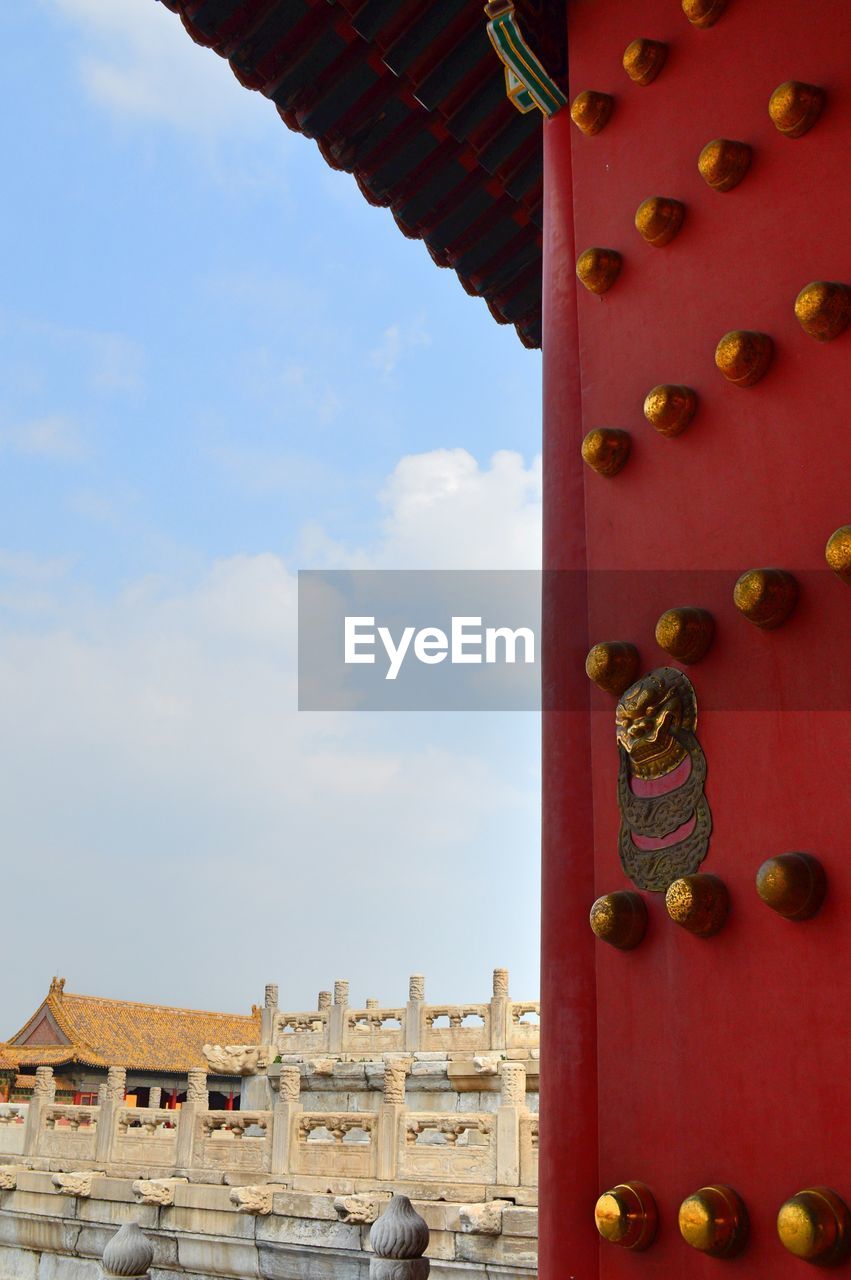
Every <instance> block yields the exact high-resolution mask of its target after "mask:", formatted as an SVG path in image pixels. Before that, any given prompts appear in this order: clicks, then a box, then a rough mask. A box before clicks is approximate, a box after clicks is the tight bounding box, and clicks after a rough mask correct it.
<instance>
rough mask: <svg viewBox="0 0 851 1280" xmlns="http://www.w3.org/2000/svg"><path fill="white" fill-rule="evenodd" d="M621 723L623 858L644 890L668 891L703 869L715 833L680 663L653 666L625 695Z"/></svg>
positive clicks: (691, 697) (693, 704)
mask: <svg viewBox="0 0 851 1280" xmlns="http://www.w3.org/2000/svg"><path fill="white" fill-rule="evenodd" d="M615 723H616V728H617V739H618V754H619V756H620V772H619V775H618V805H619V807H620V811H621V829H620V836H619V839H618V851H619V853H620V858H621V863H622V864H623V869H624V871H625V872H626V874H627V875H628V876H629V878H630V880H632V882H633V884H635V885H637V886H638V888H639V889H649V890H651V891H652V892H655V893H664V892H665V891H666V889H667V888H668V885H669V884H671V882H672V881H673V880H676V879H677V878H678V877H679V876H685V875H692V874H693V873H694V872H695V871H697V870H698V868H699V867H700V864H701V862H703V859H704V858H705V857H706V853H707V850H708V848H709V836H710V834H711V832H712V815H711V813H710V812H709V805H708V804H707V802H706V796H705V795H704V793H703V788H704V784H705V782H706V757H705V756H704V754H703V751H702V750H701V747H700V743H699V742H698V740H697V737H696V735H695V728H696V727H697V698H696V696H695V692H694V688H693V686H692V683H691V681H690V680H689V679H688V677H687V676H685V675H683V673H682V671H677V670H676V669H675V668H674V667H659V668H658V669H657V670H656V671H651V672H650V674H649V675H647V676H644V677H643V679H641V680H638V681H636V683H635V684H633V685H630V687H629V688H628V689H627V690H626V692H625V693H624V694H623V696H622V697H621V700H620V702H619V703H618V709H617V712H616V716H615Z"/></svg>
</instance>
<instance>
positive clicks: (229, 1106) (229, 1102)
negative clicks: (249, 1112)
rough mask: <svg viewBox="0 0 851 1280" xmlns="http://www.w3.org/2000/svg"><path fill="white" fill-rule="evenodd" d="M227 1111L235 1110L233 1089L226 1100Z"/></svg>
mask: <svg viewBox="0 0 851 1280" xmlns="http://www.w3.org/2000/svg"><path fill="white" fill-rule="evenodd" d="M225 1111H233V1089H231V1090H230V1092H229V1093H228V1096H227V1099H226V1101H225Z"/></svg>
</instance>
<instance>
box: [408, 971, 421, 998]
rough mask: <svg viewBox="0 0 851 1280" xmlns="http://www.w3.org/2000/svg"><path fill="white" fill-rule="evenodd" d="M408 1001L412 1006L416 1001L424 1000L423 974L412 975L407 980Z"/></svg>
mask: <svg viewBox="0 0 851 1280" xmlns="http://www.w3.org/2000/svg"><path fill="white" fill-rule="evenodd" d="M408 999H409V1000H410V1001H411V1003H412V1004H413V1003H414V1002H415V1001H416V1000H425V974H424V973H412V974H411V976H410V978H409V979H408Z"/></svg>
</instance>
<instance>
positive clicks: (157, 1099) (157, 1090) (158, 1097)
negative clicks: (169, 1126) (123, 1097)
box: [148, 1084, 163, 1111]
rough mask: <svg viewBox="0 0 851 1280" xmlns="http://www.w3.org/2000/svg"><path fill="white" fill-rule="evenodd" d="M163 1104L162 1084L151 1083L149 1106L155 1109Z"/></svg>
mask: <svg viewBox="0 0 851 1280" xmlns="http://www.w3.org/2000/svg"><path fill="white" fill-rule="evenodd" d="M162 1104H163V1091H162V1086H161V1085H158V1084H154V1085H151V1088H150V1090H149V1096H148V1106H149V1107H152V1108H153V1109H154V1110H155V1111H156V1110H157V1109H158V1108H159V1107H161V1106H162Z"/></svg>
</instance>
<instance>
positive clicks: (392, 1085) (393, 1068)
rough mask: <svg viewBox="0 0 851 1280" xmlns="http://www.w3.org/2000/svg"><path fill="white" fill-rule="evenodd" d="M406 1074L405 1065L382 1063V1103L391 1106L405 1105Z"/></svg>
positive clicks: (387, 1060)
mask: <svg viewBox="0 0 851 1280" xmlns="http://www.w3.org/2000/svg"><path fill="white" fill-rule="evenodd" d="M407 1074H408V1067H407V1064H406V1063H404V1062H393V1061H392V1060H391V1059H385V1061H384V1101H385V1102H386V1103H388V1104H389V1105H391V1106H398V1107H403V1106H404V1105H405V1079H406V1077H407Z"/></svg>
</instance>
